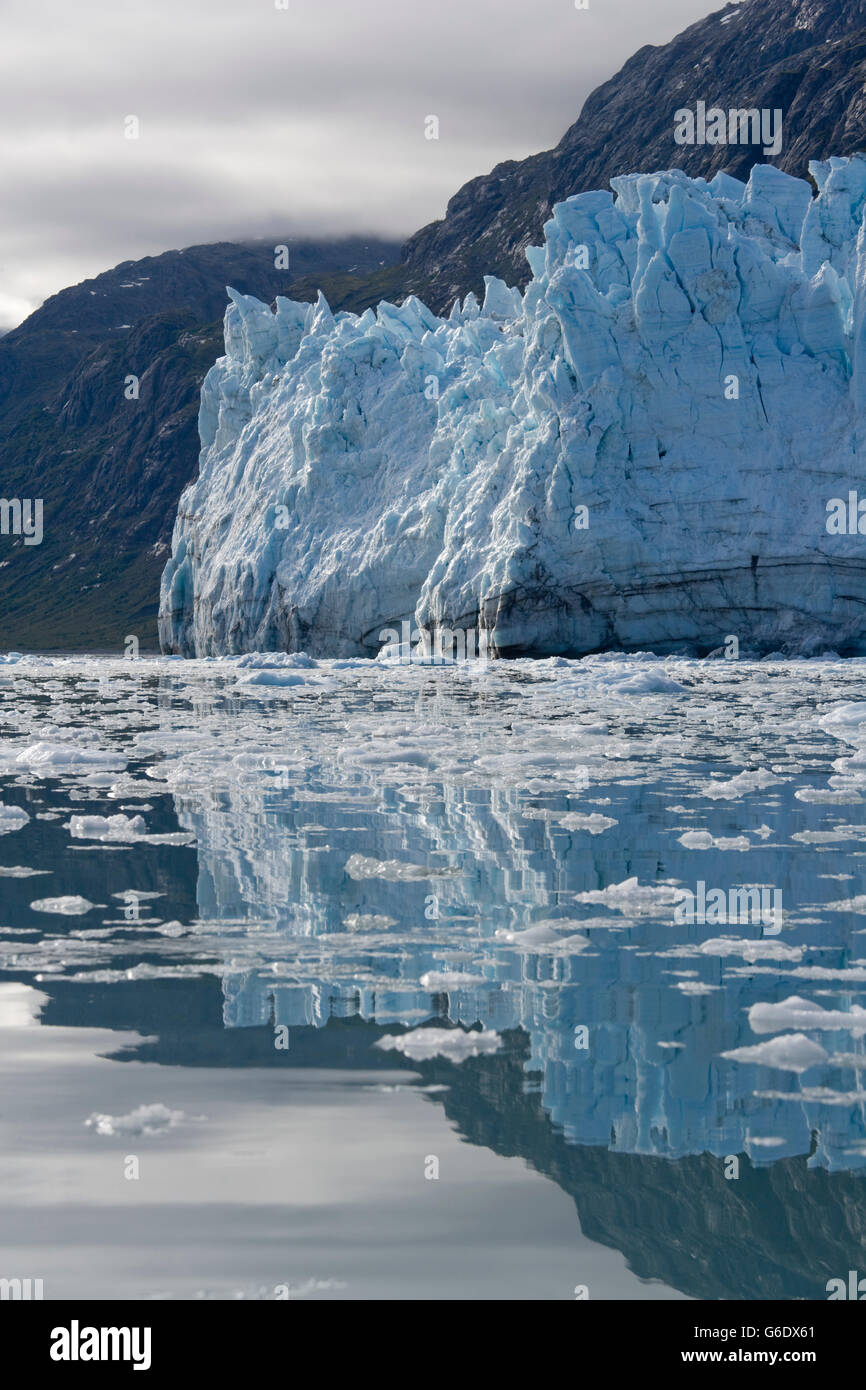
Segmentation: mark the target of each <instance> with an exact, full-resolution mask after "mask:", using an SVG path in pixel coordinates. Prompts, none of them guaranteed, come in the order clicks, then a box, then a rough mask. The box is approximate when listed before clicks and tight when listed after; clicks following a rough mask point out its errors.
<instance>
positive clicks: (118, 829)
mask: <svg viewBox="0 0 866 1390" xmlns="http://www.w3.org/2000/svg"><path fill="white" fill-rule="evenodd" d="M67 829H68V831H69V833H70V835H71V836H72V837H73V839H78V840H99V841H101V842H102V843H103V844H111V843H117V844H135V843H139V842H142V843H145V844H149V845H190V844H192V843H193V842H194V840H195V836H194V835H192V834H190V833H189V832H188V831H184V830H170V831H167V832H166V834H164V835H150V834H148V830H147V825H146V823H145V820H144V817H143V816H124V815H123V814H122V813H120V812H118V814H117V815H115V816H72V817H71V819H70V820H69V822H68V823H67Z"/></svg>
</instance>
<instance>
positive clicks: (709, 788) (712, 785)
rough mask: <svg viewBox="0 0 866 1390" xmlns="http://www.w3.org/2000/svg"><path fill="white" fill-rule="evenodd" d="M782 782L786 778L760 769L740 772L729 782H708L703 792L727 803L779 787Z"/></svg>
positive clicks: (762, 768) (765, 769)
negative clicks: (753, 793)
mask: <svg viewBox="0 0 866 1390" xmlns="http://www.w3.org/2000/svg"><path fill="white" fill-rule="evenodd" d="M782 781H784V778H782V777H776V776H775V774H774V773H772V772H770V771H768V769H767V768H765V767H760V768H756V769H755V770H754V771H753V772H748V771H746V772H740V773H738V775H737V776H736V777H731V778H730V779H729V780H728V781H727V782H706V783H705V784H704V786H703V787H702V788H701V791H702V792H703V794H704V796H709V797H712V798H713V799H714V800H717V799H720V798H724V799H725V800H727V801H733V800H734V799H735V798H736V797H739V796H745V795H746V794H747V793H748V792H753V791H759V790H762V789H763V788H764V787H773V786H777V785H778V784H779V783H780V782H782Z"/></svg>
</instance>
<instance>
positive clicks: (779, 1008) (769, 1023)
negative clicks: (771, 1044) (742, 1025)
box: [749, 994, 866, 1034]
mask: <svg viewBox="0 0 866 1390" xmlns="http://www.w3.org/2000/svg"><path fill="white" fill-rule="evenodd" d="M749 1025H750V1027H751V1029H752V1032H753V1033H778V1032H781V1030H782V1029H783V1028H803V1029H805V1030H806V1031H810V1030H812V1029H816V1028H820V1029H829V1030H845V1031H846V1032H851V1033H856V1034H860V1033H866V1009H863V1008H861V1007H860V1006H859V1005H858V1004H852V1005H851V1008H850V1009H844V1010H843V1009H824V1008H822V1007H821V1005H820V1004H816V1003H815V1001H814V1000H813V999H801V998H800V997H799V995H796V994H792V995H791V996H790V998H788V999H783V1000H781V1001H780V1002H779V1003H777V1004H763V1003H762V1004H753V1005H752V1007H751V1008H750V1009H749Z"/></svg>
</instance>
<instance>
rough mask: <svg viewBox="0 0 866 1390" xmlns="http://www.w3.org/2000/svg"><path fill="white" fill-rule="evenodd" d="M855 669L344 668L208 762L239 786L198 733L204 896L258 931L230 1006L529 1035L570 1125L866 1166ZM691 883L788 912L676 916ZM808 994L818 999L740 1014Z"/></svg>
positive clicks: (213, 909)
mask: <svg viewBox="0 0 866 1390" xmlns="http://www.w3.org/2000/svg"><path fill="white" fill-rule="evenodd" d="M862 669H863V668H862V666H861V665H860V663H846V664H844V665H840V664H838V663H813V664H811V665H800V666H787V665H783V664H775V663H771V664H762V665H760V666H751V667H749V666H745V665H744V666H742V667H739V668H736V669H732V668H731V666H730V665H729V664H728V663H723V662H717V663H712V664H706V663H705V664H703V665H699V664H694V663H688V662H683V663H670V662H669V663H667V667H666V668H665V669H662V668H661V667H660V666H659V665H658V664H657V663H651V662H646V663H644V662H625V663H623V662H618V661H602V660H599V661H593V662H583V663H581V664H575V663H564V662H551V663H538V664H536V665H535V666H532V665H531V664H529V663H526V664H523V663H518V664H515V665H512V666H502V667H498V668H494V669H493V671H492V672H491V673H489V674H487V675H483V676H482V675H477V676H473V675H472V674H471V673H469V672H464V671H454V670H450V671H443V672H432V671H410V672H406V671H405V670H398V671H393V672H392V679H391V680H387V681H383V680H382V679H381V677H380V676H379V673H378V672H376V673H375V677H374V676H372V675H371V674H370V673H369V671H365V672H364V673H363V675H358V674H357V673H358V668H357V667H356V668H355V669H354V671H353V675H354V676H355V677H356V681H353V683H352V684H351V685H350V687H349V691H348V694H347V696H344V698H343V699H341V700H339V701H338V702H337V703H336V708H335V709H332V711H331V712H330V714H328V713H327V712H326V711H327V700H328V697H327V696H325V697H322V698H321V700H320V701H318V702H317V703H316V705H315V707H314V708H310V709H308V710H307V711H306V712H303V711H301V710H298V711H297V712H296V715H295V717H294V718H293V720H292V722H291V725H290V730H291V733H290V738H289V739H288V740H287V741H286V742H285V743H281V742H280V739H279V738H278V737H276V738H275V737H273V732H274V731H272V730H271V729H270V726H268V733H269V736H268V737H267V738H260V739H259V740H258V742H259V744H260V747H259V748H257V749H256V750H253V749H247V750H246V751H244V750H243V749H242V748H238V747H232V748H228V749H224V750H220V752H219V753H218V754H213V753H212V754H209V761H208V763H207V764H206V769H207V776H208V778H210V777H211V776H212V775H213V773H214V771H215V768H216V767H217V766H220V765H224V764H228V763H229V762H230V764H231V767H232V779H231V781H230V780H229V779H228V778H225V787H226V790H225V792H224V794H222V795H220V796H208V797H203V796H202V795H201V794H200V792H199V791H198V790H197V784H198V783H199V782H200V780H201V778H202V776H203V775H204V771H205V769H204V768H203V767H202V766H200V765H199V762H198V758H197V756H196V755H195V754H187V755H185V756H184V757H183V758H182V759H181V760H180V762H179V764H177V765H175V766H174V767H172V768H170V769H169V770H168V771H167V776H168V778H169V780H170V782H171V783H172V785H173V786H174V787H175V788H176V796H177V806H178V812H179V819H180V822H181V824H182V825H183V826H185V827H188V828H189V829H191V830H193V831H194V832H195V833H196V836H197V840H198V846H199V889H198V899H199V908H200V912H201V915H202V918H203V919H204V920H205V921H206V922H207V923H208V928H209V929H212V928H213V926H214V925H215V924H217V923H220V922H232V923H233V924H235V925H234V926H233V927H232V930H233V931H235V932H237V931H238V930H239V928H240V924H243V927H242V930H241V931H240V941H239V943H238V944H239V945H240V946H241V951H240V953H239V954H240V955H241V957H243V956H244V955H246V956H247V957H248V955H249V952H250V949H251V946H252V947H253V948H254V949H255V953H256V955H257V956H258V957H259V960H257V961H255V962H253V963H249V962H248V960H243V959H242V960H241V961H239V962H238V964H237V965H236V967H235V968H230V969H229V970H228V971H227V973H226V974H225V976H224V990H225V999H226V1003H225V1019H226V1022H227V1024H228V1025H230V1026H244V1025H254V1024H262V1023H266V1022H268V1021H269V1020H272V1021H274V1022H277V1023H285V1024H288V1025H290V1026H304V1025H310V1024H314V1025H321V1024H323V1023H325V1022H327V1020H328V1018H330V1017H331V1016H333V1015H335V1014H342V1015H349V1014H354V1013H358V1014H360V1015H361V1016H362V1017H364V1018H368V1019H375V1020H376V1021H378V1022H379V1023H382V1022H388V1023H393V1024H403V1025H410V1026H417V1025H419V1024H420V1023H422V1022H423V1021H425V1020H427V1019H429V1017H430V1015H431V1013H438V1014H439V1015H440V1016H441V1019H442V1020H443V1021H445V1020H447V1021H450V1022H452V1023H459V1024H462V1025H463V1026H464V1027H466V1026H473V1025H477V1024H481V1025H482V1026H483V1028H484V1029H485V1030H495V1031H497V1032H501V1031H502V1030H505V1029H512V1028H517V1027H521V1028H523V1029H525V1030H526V1032H527V1034H528V1036H529V1039H530V1045H531V1046H530V1058H529V1062H528V1067H529V1069H530V1070H535V1071H540V1072H541V1073H542V1080H541V1087H542V1098H543V1105H544V1107H545V1109H546V1110H547V1111H548V1113H549V1115H550V1117H551V1118H552V1120H553V1121H554V1122H555V1123H556V1124H557V1125H558V1126H560V1127H561V1128H562V1130H563V1132H564V1133H565V1135H566V1136H567V1137H568V1138H569V1139H571V1140H573V1141H576V1142H580V1143H590V1144H600V1145H606V1146H610V1147H611V1148H614V1149H616V1150H617V1151H621V1152H633V1153H645V1154H660V1155H667V1156H681V1155H686V1154H697V1153H701V1152H705V1151H708V1152H710V1153H712V1154H716V1155H720V1156H721V1155H727V1154H737V1153H742V1152H747V1153H748V1154H749V1156H750V1157H751V1159H752V1161H753V1162H755V1163H766V1162H771V1161H772V1160H774V1159H777V1158H780V1157H787V1156H791V1155H795V1154H808V1153H810V1152H811V1153H812V1154H813V1158H812V1162H813V1164H817V1165H824V1166H828V1167H831V1168H837V1167H855V1166H861V1165H862V1164H863V1162H864V1159H866V1120H864V1105H863V1102H864V1100H866V1091H864V1090H863V1084H862V1078H861V1070H860V1068H861V1066H862V1065H863V1064H864V1061H866V1054H864V1052H863V1043H862V1038H863V1035H864V1033H866V1016H864V1020H863V1024H864V1026H863V1028H862V1029H861V1030H859V1031H858V1028H857V1026H856V1025H855V1026H854V1027H853V1028H852V1029H851V1030H850V1031H846V1030H845V1029H844V1027H843V1028H842V1029H840V1028H839V1022H840V1020H839V1018H838V1015H839V1014H840V1013H842V1014H848V1015H849V1018H851V1017H852V1012H853V1011H856V1008H857V1001H858V1000H860V999H862V997H863V992H864V988H866V960H863V959H861V957H866V947H864V946H863V945H861V938H860V935H859V934H858V931H859V929H860V925H861V923H862V921H863V918H862V916H860V915H858V910H859V911H860V912H862V911H863V910H864V909H866V898H864V899H861V900H860V901H857V884H858V883H859V873H858V872H857V870H858V869H859V858H860V857H862V853H863V850H862V840H863V837H864V836H866V827H864V826H862V825H858V824H856V821H857V819H858V815H859V814H862V813H859V810H858V805H859V802H860V793H859V790H858V767H859V763H858V756H857V754H856V753H855V752H854V749H852V748H851V747H848V746H847V744H846V743H845V742H844V741H841V740H840V739H839V735H840V734H841V733H843V732H844V734H845V736H846V737H847V738H848V739H851V740H853V741H854V743H855V745H856V740H857V737H858V733H859V730H860V728H862V729H863V730H864V731H866V722H864V723H862V724H861V723H860V720H861V719H866V705H863V706H860V707H859V708H855V709H854V710H853V711H851V710H849V711H847V716H846V712H845V708H844V706H843V700H845V699H847V698H848V697H854V698H856V695H857V694H858V693H861V692H862V675H861V672H862ZM374 680H375V684H374V685H372V688H371V682H372V681H374ZM677 685H679V686H680V687H682V688H681V689H677ZM843 686H844V687H846V689H845V691H844V694H842V693H841V692H842V687H843ZM371 695H372V699H373V702H374V703H373V704H372V706H371V703H370V701H371ZM284 696H285V688H283V689H282V690H281V691H280V694H279V695H277V696H275V697H273V698H272V701H271V705H270V712H271V714H272V715H273V712H274V704H275V703H276V705H277V707H278V709H279V710H280V715H281V716H282V714H283V711H284V710H285V699H284ZM828 706H830V707H832V708H833V709H835V711H836V713H835V714H833V713H831V715H830V717H829V719H827V718H824V719H822V717H821V715H820V713H819V711H820V710H825V709H826V708H827V707H828ZM296 709H297V707H296ZM840 711H841V713H840ZM756 715H757V718H756ZM819 720H821V723H819ZM822 724H823V725H824V726H825V727H822ZM761 726H763V727H761ZM283 727H285V725H284V724H283ZM830 729H832V730H833V734H832V735H831V734H830V733H829V732H828V730H830ZM851 753H854V756H853V757H852V758H846V759H845V762H844V765H843V762H840V761H838V760H839V755H840V754H842V755H846V754H851ZM834 761H835V762H837V766H836V767H835V769H834V767H833V766H831V764H832V763H833V762H834ZM828 775H829V776H828ZM222 780H223V779H222V777H221V774H220V773H219V771H217V772H216V781H217V783H221V781H222ZM683 839H685V844H684V843H683ZM719 844H721V845H722V846H723V848H719V847H718V846H719ZM631 880H635V881H636V882H634V883H631V882H630V881H631ZM700 881H703V882H704V883H706V884H707V885H711V886H715V887H718V888H721V889H723V890H725V892H727V890H728V889H729V888H733V887H735V886H738V885H750V884H758V885H761V884H762V885H769V886H770V887H771V888H773V889H775V890H778V891H780V892H781V897H782V902H783V904H784V914H785V915H784V927H783V929H782V931H781V932H778V933H777V934H776V933H775V932H774V930H773V929H771V930H769V931H768V930H767V929H766V928H764V927H762V925H761V923H760V922H749V923H746V924H737V923H733V924H728V923H722V924H719V923H714V922H712V921H710V922H707V923H706V925H695V926H677V925H675V923H674V905H675V902H676V900H677V899H678V898H679V897H680V892H679V890H680V889H681V888H682V887H689V886H690V887H691V888H692V890H693V891H694V890H695V889H696V885H697V884H698V883H699V882H700ZM851 899H854V902H853V903H852V904H851V906H850V907H849V908H842V907H839V906H832V907H828V904H840V903H843V902H845V901H846V900H851ZM258 938H261V939H258ZM257 939H258V940H257ZM262 958H263V960H262ZM790 999H801V1000H805V1001H807V1006H811V1007H812V1008H813V1009H815V1010H816V1011H815V1012H814V1013H813V1014H812V1015H811V1016H807V1017H806V1019H805V1021H804V1019H803V1016H802V1015H803V1010H802V1007H800V1010H799V1012H798V1006H797V1005H796V1004H792V1005H791V1006H790V1008H789V1009H788V1010H787V1011H786V1010H784V1009H782V1008H780V1009H779V1010H778V1011H777V1012H776V1013H773V1012H772V1011H770V1013H769V1015H764V1014H762V1013H761V1012H760V1010H757V1011H756V1012H755V1013H753V1014H751V1015H750V1013H749V1010H750V1009H751V1008H752V1007H753V1006H760V1005H762V1004H765V1003H771V1004H779V1005H781V1004H782V1002H783V1001H786V1000H790ZM819 1011H823V1012H825V1013H826V1014H827V1015H828V1018H827V1019H824V1018H822V1017H821V1012H819ZM834 1015H836V1016H837V1017H835V1018H834ZM789 1018H790V1019H792V1020H793V1023H791V1024H790V1026H789V1025H788V1019H789ZM813 1021H814V1025H815V1026H811V1025H812V1024H813ZM847 1021H848V1020H847V1019H845V1018H843V1019H842V1020H841V1022H842V1024H844V1023H845V1022H847ZM827 1022H835V1023H836V1028H833V1029H831V1028H828V1027H827V1026H826V1023H827ZM822 1025H824V1026H822ZM581 1030H585V1032H582V1031H581ZM797 1038H799V1039H800V1041H799V1042H797V1041H796V1039H797ZM741 1048H756V1049H757V1052H752V1053H749V1054H745V1055H743V1056H742V1057H738V1058H733V1059H730V1058H725V1057H723V1056H722V1054H724V1053H728V1052H731V1051H733V1050H736V1049H741ZM753 1059H754V1060H753ZM768 1063H772V1065H768ZM804 1063H806V1064H808V1065H806V1066H805V1068H804ZM794 1068H801V1069H798V1070H795V1069H794ZM803 1068H804V1069H803Z"/></svg>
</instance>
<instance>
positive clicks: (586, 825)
mask: <svg viewBox="0 0 866 1390" xmlns="http://www.w3.org/2000/svg"><path fill="white" fill-rule="evenodd" d="M551 819H552V820H554V821H555V823H556V824H557V825H558V826H561V828H562V829H563V830H586V831H588V833H589V834H590V835H603V834H604V832H605V830H610V828H611V826H614V825H619V821H617V820H614V818H613V816H603V815H601V813H600V812H599V811H591V812H590V813H588V814H586V815H584V814H582V813H581V812H580V811H567V812H566V814H565V815H564V816H553V817H551Z"/></svg>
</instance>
